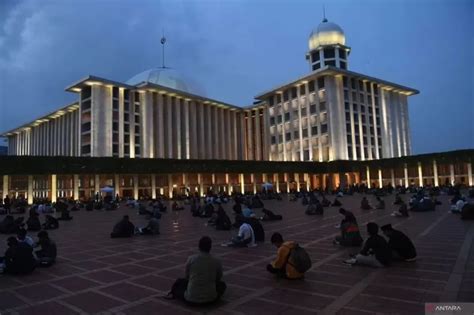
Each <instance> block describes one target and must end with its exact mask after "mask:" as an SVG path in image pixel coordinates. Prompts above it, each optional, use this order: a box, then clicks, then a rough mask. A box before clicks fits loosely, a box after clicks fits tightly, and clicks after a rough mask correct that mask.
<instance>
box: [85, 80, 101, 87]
mask: <svg viewBox="0 0 474 315" xmlns="http://www.w3.org/2000/svg"><path fill="white" fill-rule="evenodd" d="M84 83H85V84H87V85H90V86H92V85H102V82H99V81H86V82H84Z"/></svg>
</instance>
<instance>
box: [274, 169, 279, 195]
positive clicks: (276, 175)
mask: <svg viewBox="0 0 474 315" xmlns="http://www.w3.org/2000/svg"><path fill="white" fill-rule="evenodd" d="M273 182H274V183H275V191H276V192H277V193H279V192H280V180H279V178H278V173H275V174H273Z"/></svg>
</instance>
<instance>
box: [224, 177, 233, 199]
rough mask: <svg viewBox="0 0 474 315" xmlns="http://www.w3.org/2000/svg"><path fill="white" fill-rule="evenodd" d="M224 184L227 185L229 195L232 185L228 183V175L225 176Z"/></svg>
mask: <svg viewBox="0 0 474 315" xmlns="http://www.w3.org/2000/svg"><path fill="white" fill-rule="evenodd" d="M225 183H226V185H227V193H228V194H230V193H231V192H232V185H231V184H230V181H229V173H226V174H225Z"/></svg>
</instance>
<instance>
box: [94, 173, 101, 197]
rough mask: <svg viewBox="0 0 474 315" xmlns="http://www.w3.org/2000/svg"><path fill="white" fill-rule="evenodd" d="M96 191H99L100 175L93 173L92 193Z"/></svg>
mask: <svg viewBox="0 0 474 315" xmlns="http://www.w3.org/2000/svg"><path fill="white" fill-rule="evenodd" d="M98 192H100V176H99V175H95V176H94V195H95V194H96V193H98Z"/></svg>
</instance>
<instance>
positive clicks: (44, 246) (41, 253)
mask: <svg viewBox="0 0 474 315" xmlns="http://www.w3.org/2000/svg"><path fill="white" fill-rule="evenodd" d="M38 246H40V247H41V249H40V250H37V251H36V253H35V254H36V257H38V263H39V265H40V266H45V267H48V266H51V265H52V264H54V263H55V262H56V256H57V247H56V243H55V242H54V241H53V240H51V239H50V238H49V235H48V232H46V231H41V232H39V233H38Z"/></svg>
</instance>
